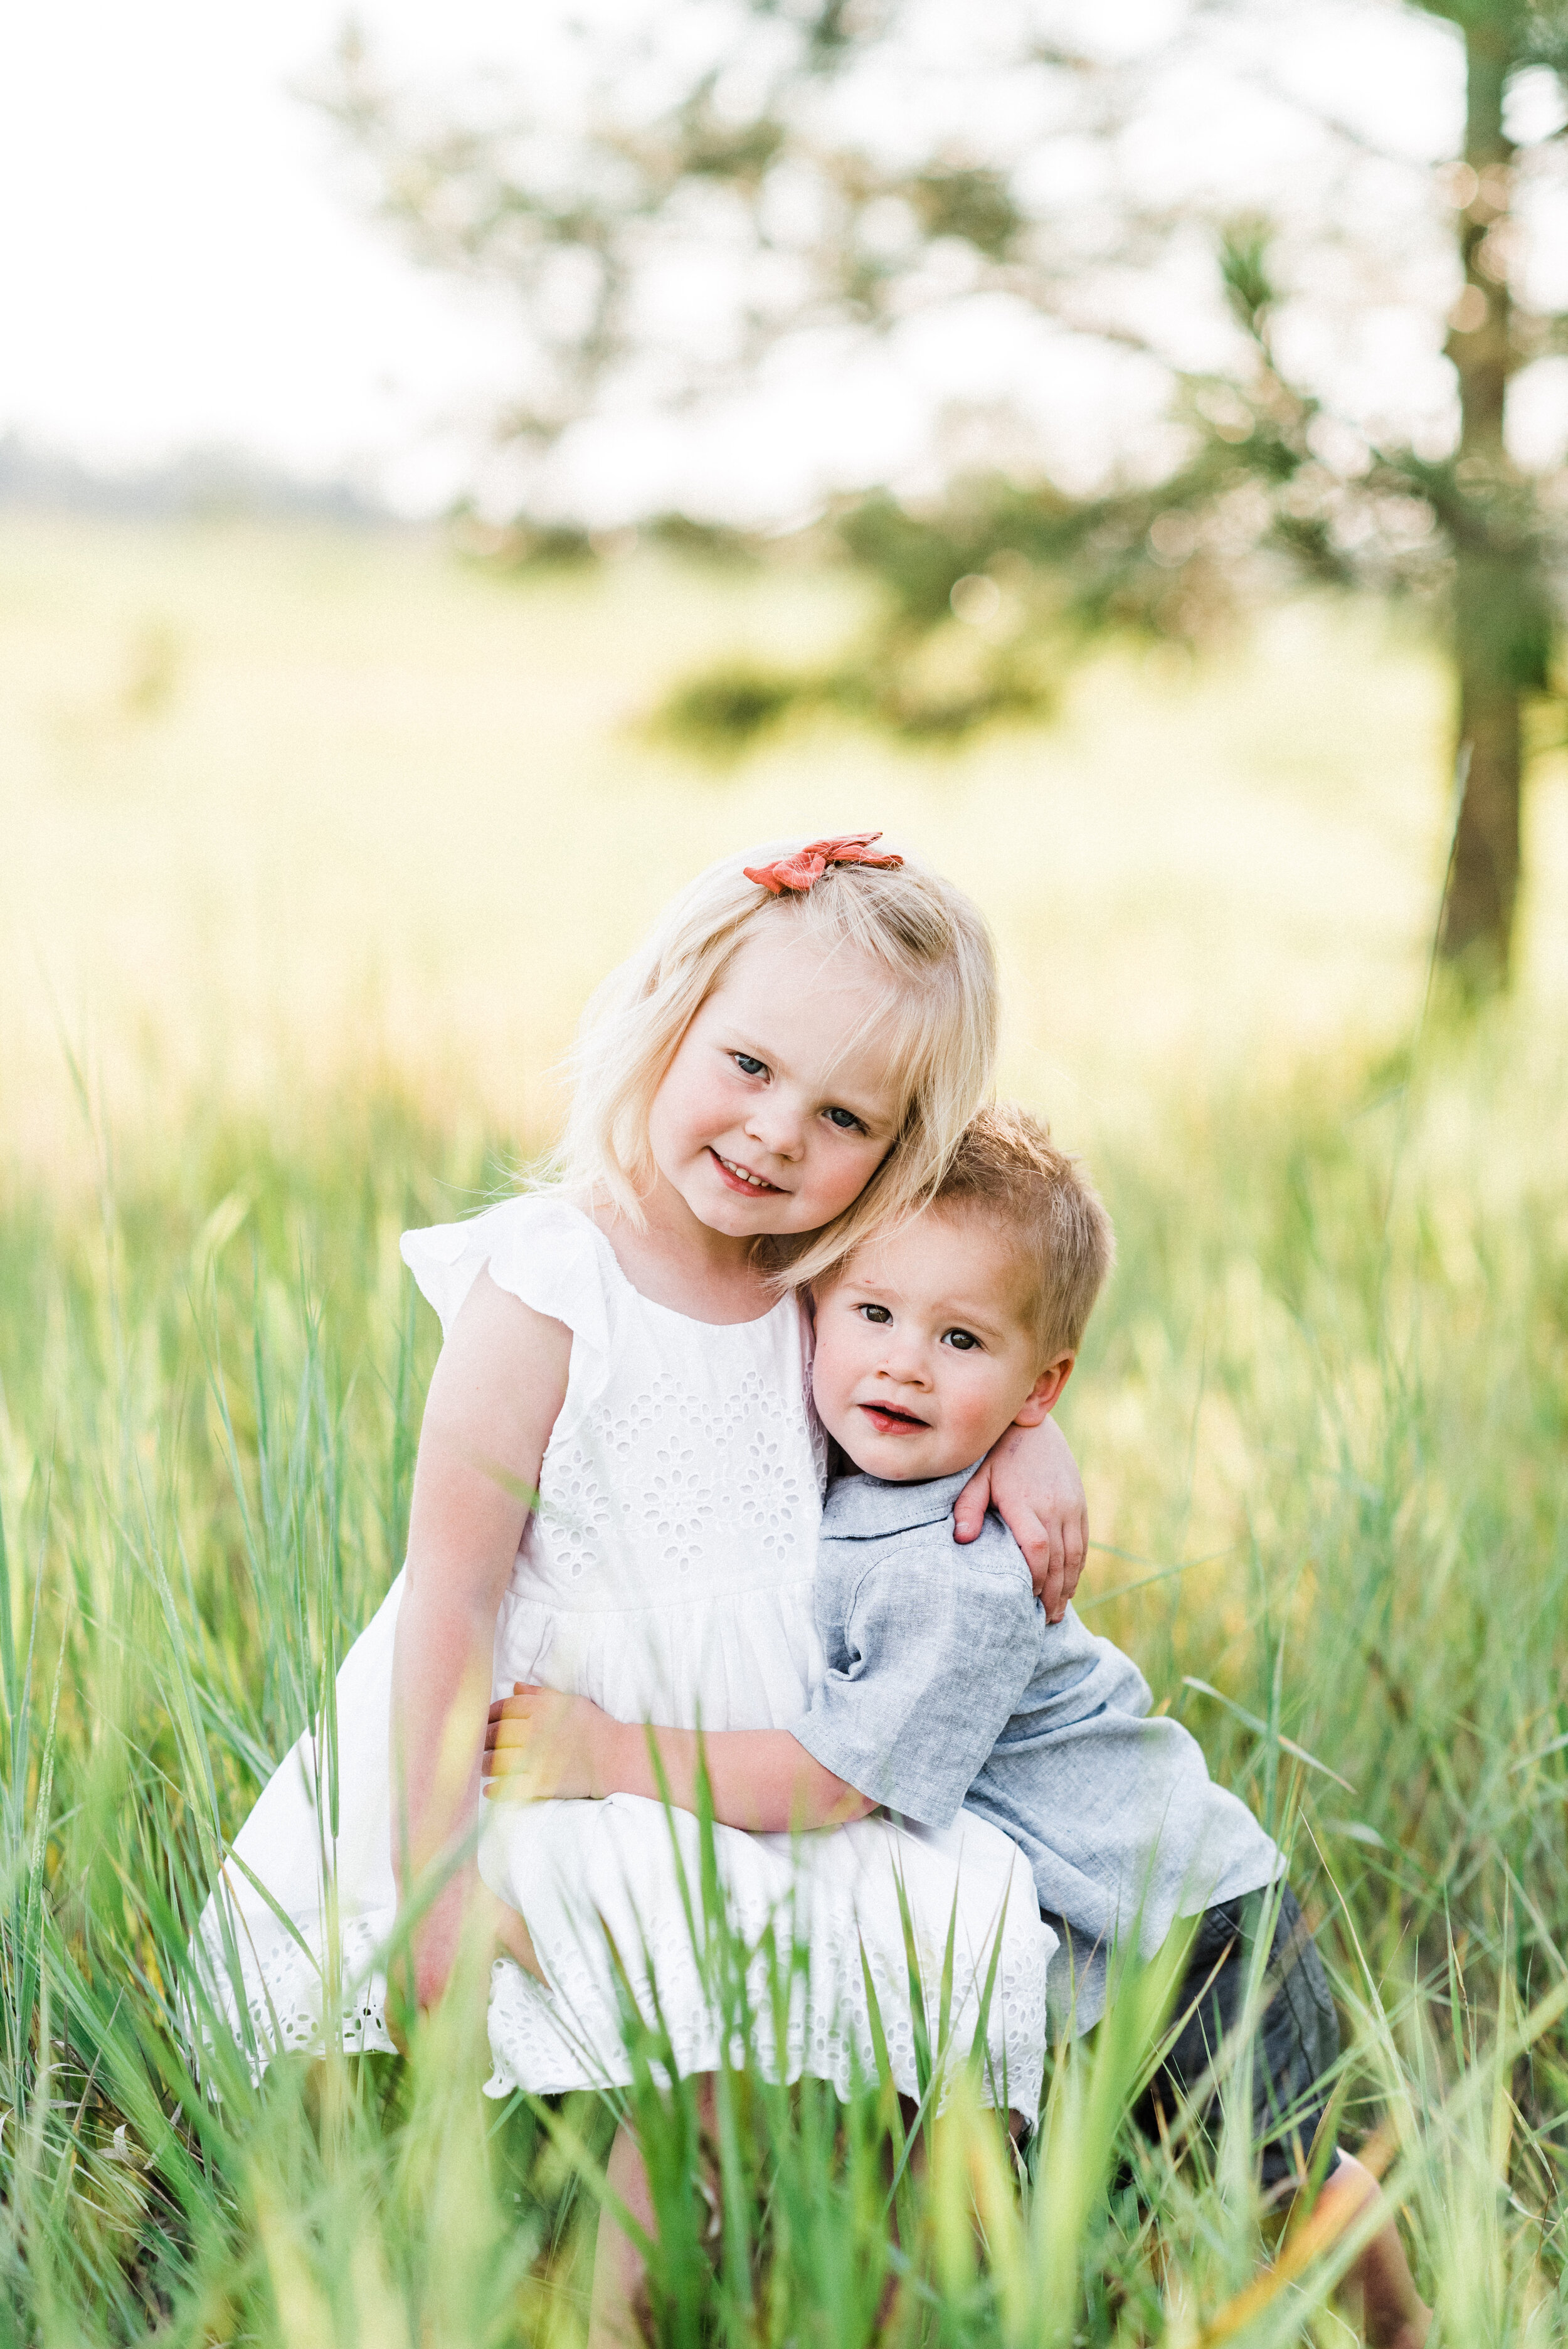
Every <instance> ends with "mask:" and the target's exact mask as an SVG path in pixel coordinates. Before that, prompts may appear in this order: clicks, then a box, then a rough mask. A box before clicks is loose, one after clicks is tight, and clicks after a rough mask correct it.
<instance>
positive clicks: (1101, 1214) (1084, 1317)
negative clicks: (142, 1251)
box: [931, 1102, 1116, 1366]
mask: <svg viewBox="0 0 1568 2349" xmlns="http://www.w3.org/2000/svg"><path fill="white" fill-rule="evenodd" d="M931 1204H932V1206H934V1207H939V1208H940V1207H953V1208H956V1209H958V1210H960V1211H961V1212H962V1211H964V1210H965V1209H968V1208H971V1207H980V1208H984V1210H985V1216H986V1220H987V1222H988V1223H991V1224H993V1225H995V1226H999V1227H1000V1228H1001V1229H1002V1230H1003V1231H1005V1232H1006V1233H1007V1234H1008V1236H1009V1237H1011V1238H1012V1239H1013V1240H1014V1241H1015V1242H1016V1247H1017V1252H1018V1257H1019V1261H1020V1266H1021V1268H1022V1270H1023V1274H1024V1279H1025V1284H1026V1288H1025V1294H1024V1296H1023V1297H1022V1298H1021V1299H1020V1300H1019V1302H1020V1303H1021V1305H1022V1306H1023V1308H1024V1318H1025V1319H1026V1321H1027V1322H1028V1325H1029V1327H1030V1328H1031V1329H1032V1330H1033V1331H1034V1335H1035V1342H1036V1344H1037V1346H1038V1348H1039V1360H1040V1362H1041V1364H1042V1366H1043V1365H1044V1364H1045V1363H1047V1362H1050V1361H1055V1360H1056V1358H1057V1355H1059V1354H1068V1353H1070V1354H1076V1353H1077V1351H1078V1347H1079V1344H1080V1343H1081V1341H1082V1339H1083V1333H1084V1329H1085V1326H1086V1324H1087V1323H1088V1317H1089V1315H1090V1313H1091V1312H1092V1311H1093V1309H1094V1301H1095V1299H1096V1298H1097V1297H1098V1296H1099V1292H1100V1290H1101V1288H1103V1287H1104V1285H1105V1280H1106V1276H1107V1275H1108V1274H1109V1270H1110V1268H1111V1266H1112V1265H1113V1264H1114V1263H1115V1261H1116V1234H1115V1232H1114V1231H1113V1230H1112V1228H1111V1221H1110V1217H1109V1216H1108V1215H1107V1213H1106V1211H1105V1207H1104V1205H1103V1204H1102V1202H1101V1200H1100V1196H1099V1192H1098V1191H1097V1190H1096V1189H1095V1187H1094V1185H1093V1184H1092V1183H1091V1182H1090V1180H1089V1177H1088V1169H1087V1168H1086V1167H1085V1165H1084V1163H1083V1161H1082V1159H1081V1158H1074V1157H1073V1156H1072V1155H1071V1154H1069V1153H1068V1151H1065V1150H1058V1149H1057V1146H1056V1144H1055V1143H1054V1142H1053V1141H1052V1140H1051V1133H1050V1128H1049V1126H1047V1125H1042V1124H1041V1123H1040V1122H1039V1120H1038V1119H1037V1118H1034V1117H1031V1116H1030V1115H1029V1113H1028V1112H1027V1111H1026V1110H1022V1109H1019V1108H1017V1107H1016V1105H1015V1104H1014V1103H1012V1102H999V1103H998V1104H997V1105H996V1106H995V1108H992V1109H983V1110H982V1111H981V1112H980V1113H979V1115H978V1116H977V1117H976V1118H975V1119H974V1120H973V1121H972V1122H971V1123H970V1125H969V1127H968V1130H967V1131H966V1133H965V1135H964V1137H963V1139H962V1141H961V1142H960V1143H959V1144H958V1147H957V1149H956V1150H955V1151H954V1154H953V1159H952V1163H951V1164H950V1165H949V1166H948V1169H947V1172H946V1173H945V1174H944V1176H943V1178H942V1180H941V1182H940V1183H939V1184H938V1185H937V1187H936V1190H935V1193H934V1195H933V1198H932V1202H931Z"/></svg>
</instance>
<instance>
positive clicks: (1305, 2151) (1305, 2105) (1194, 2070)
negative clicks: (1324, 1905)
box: [1135, 1885, 1339, 2199]
mask: <svg viewBox="0 0 1568 2349" xmlns="http://www.w3.org/2000/svg"><path fill="white" fill-rule="evenodd" d="M1268 1898H1269V1896H1268V1895H1267V1894H1265V1893H1258V1892H1251V1893H1248V1894H1246V1895H1245V1896H1244V1897H1243V1899H1240V1900H1226V1901H1223V1902H1222V1903H1221V1904H1220V1906H1219V1907H1218V1908H1214V1909H1205V1910H1204V1912H1203V1914H1202V1917H1201V1918H1200V1919H1199V1920H1198V1929H1197V1931H1196V1933H1195V1935H1194V1937H1193V1940H1192V1948H1191V1955H1190V1956H1189V1958H1188V1961H1187V1970H1186V1972H1185V1973H1184V1974H1183V1976H1182V1979H1181V1989H1180V1990H1179V1991H1178V1992H1177V1994H1176V2002H1175V2005H1174V2006H1173V2007H1172V2009H1171V2022H1172V2023H1180V2024H1181V2028H1180V2030H1179V2031H1178V2032H1177V2035H1176V2038H1175V2040H1174V2042H1173V2044H1172V2045H1171V2050H1170V2052H1169V2054H1167V2056H1166V2058H1165V2061H1164V2062H1163V2064H1161V2067H1160V2069H1159V2071H1158V2072H1156V2074H1155V2075H1154V2077H1153V2079H1152V2080H1151V2081H1150V2084H1149V2086H1148V2088H1147V2089H1146V2090H1145V2091H1144V2094H1143V2095H1142V2096H1141V2097H1140V2099H1139V2103H1138V2106H1137V2108H1136V2113H1135V2117H1136V2119H1137V2121H1138V2124H1139V2126H1140V2128H1141V2129H1142V2130H1143V2132H1144V2134H1145V2135H1146V2136H1148V2137H1158V2136H1159V2134H1160V2126H1161V2117H1162V2116H1163V2119H1164V2121H1165V2124H1166V2126H1167V2127H1170V2126H1171V2124H1172V2123H1173V2122H1174V2121H1175V2119H1176V2116H1177V2114H1178V2112H1179V2111H1180V2109H1181V2105H1182V2102H1183V2101H1184V2099H1185V2098H1186V2097H1187V2096H1188V2095H1191V2091H1192V2090H1193V2089H1194V2088H1195V2087H1196V2086H1197V2085H1198V2083H1199V2082H1200V2081H1201V2080H1202V2078H1203V2075H1204V2074H1205V2073H1206V2072H1207V2071H1208V2070H1209V2068H1210V2065H1211V2064H1213V2063H1214V2061H1215V2059H1216V2057H1217V2056H1219V2055H1220V2052H1221V2049H1222V2045H1223V2044H1224V2042H1225V2040H1226V2038H1227V2037H1228V2035H1229V2034H1230V2033H1232V2032H1233V2030H1234V2029H1235V2027H1236V2024H1237V2023H1238V2022H1239V2021H1240V2019H1241V2016H1242V2013H1243V2007H1244V2005H1245V2002H1246V1992H1247V1977H1248V1974H1249V1971H1250V1970H1251V1968H1250V1957H1251V1951H1250V1948H1249V1927H1250V1928H1251V1930H1252V1931H1253V1932H1255V1931H1256V1930H1257V1927H1258V1925H1259V1924H1260V1923H1261V1922H1262V1917H1263V1914H1264V1913H1266V1912H1265V1907H1264V1904H1265V1902H1266V1901H1267V1900H1268ZM1249 1912H1250V1913H1249ZM1260 1995H1261V1997H1262V1998H1263V1999H1264V2002H1265V2003H1264V2007H1263V2012H1262V2013H1261V2014H1260V2015H1259V2017H1258V2022H1257V2029H1256V2033H1255V2036H1254V2038H1253V2143H1254V2145H1256V2146H1258V2147H1261V2148H1262V2156H1263V2165H1262V2166H1263V2182H1264V2190H1265V2191H1266V2192H1268V2193H1269V2194H1271V2195H1272V2196H1274V2197H1276V2198H1279V2197H1280V2196H1281V2189H1286V2188H1288V2189H1291V2190H1293V2191H1294V2189H1295V2188H1296V2187H1297V2186H1299V2185H1301V2184H1302V2183H1303V2182H1304V2180H1305V2176H1306V2167H1307V2158H1308V2156H1309V2155H1310V2153H1311V2151H1312V2140H1313V2136H1314V2133H1315V2130H1316V2128H1317V2125H1318V2123H1319V2121H1320V2120H1321V2119H1322V2118H1323V2114H1324V2108H1325V2106H1326V2104H1327V2101H1328V2093H1329V2092H1328V2087H1327V2085H1326V2075H1327V2073H1328V2072H1329V2070H1330V2068H1331V2067H1332V2065H1333V2064H1334V2060H1335V2058H1336V2055H1337V2054H1338V2053H1339V2021H1338V2017H1337V2016H1336V2013H1335V2012H1334V2001H1333V1999H1332V1998H1331V1997H1330V1995H1329V1990H1328V1980H1327V1977H1326V1974H1325V1973H1324V1971H1323V1960H1322V1959H1321V1958H1320V1957H1319V1956H1318V1954H1317V1950H1316V1947H1315V1944H1314V1941H1313V1938H1312V1935H1311V1934H1310V1933H1309V1932H1308V1931H1307V1930H1306V1925H1305V1920H1304V1919H1303V1917H1302V1913H1301V1909H1300V1908H1299V1907H1298V1905H1297V1903H1296V1899H1295V1893H1294V1892H1292V1890H1291V1889H1290V1887H1289V1886H1288V1885H1285V1886H1284V1888H1283V1889H1282V1890H1281V1893H1280V1897H1279V1913H1278V1916H1277V1918H1276V1920H1275V1923H1274V1940H1273V1943H1272V1946H1271V1949H1270V1952H1269V1962H1268V1971H1267V1972H1266V1974H1265V1975H1264V1982H1263V1984H1262V1989H1261V1992H1260ZM1183 2017H1185V2020H1184V2021H1183V2020H1182V2018H1183ZM1226 2054H1227V2059H1228V2060H1227V2061H1226V2062H1225V2064H1224V2066H1223V2068H1224V2070H1225V2071H1226V2073H1227V2074H1229V2075H1230V2076H1234V2075H1233V2064H1234V2052H1233V2049H1232V2050H1227V2051H1226ZM1338 2158H1339V2157H1338V2154H1337V2152H1336V2153H1334V2154H1333V2155H1332V2156H1331V2157H1330V2159H1329V2161H1328V2164H1327V2168H1329V2169H1330V2170H1332V2169H1333V2168H1335V2166H1336V2163H1337V2161H1338ZM1284 2199H1288V2198H1287V2197H1286V2198H1284Z"/></svg>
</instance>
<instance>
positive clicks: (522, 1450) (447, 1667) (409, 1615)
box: [392, 1272, 572, 2006]
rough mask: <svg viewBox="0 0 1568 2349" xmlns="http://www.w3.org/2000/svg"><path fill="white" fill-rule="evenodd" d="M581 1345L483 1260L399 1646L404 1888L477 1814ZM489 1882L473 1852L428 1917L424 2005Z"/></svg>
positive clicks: (439, 1379) (454, 1368)
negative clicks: (504, 1607) (507, 1657)
mask: <svg viewBox="0 0 1568 2349" xmlns="http://www.w3.org/2000/svg"><path fill="white" fill-rule="evenodd" d="M571 1352H572V1333H571V1331H570V1330H567V1329H566V1328H565V1327H564V1326H563V1324H562V1323H561V1322H559V1321H552V1320H551V1319H548V1317H547V1316H545V1315H544V1314H542V1313H536V1312H534V1311H533V1309H532V1308H531V1306H527V1305H524V1304H523V1303H522V1301H521V1299H520V1298H516V1297H512V1296H511V1295H509V1294H508V1292H507V1291H506V1290H504V1289H500V1288H497V1287H496V1285H495V1283H494V1282H493V1281H492V1280H491V1278H490V1275H489V1273H488V1272H481V1273H480V1276H479V1278H478V1279H477V1280H476V1281H475V1283H474V1286H473V1288H471V1289H470V1291H469V1295H468V1297H467V1298H466V1299H464V1302H463V1306H462V1309H461V1310H460V1312H459V1315H458V1318H457V1319H456V1321H455V1322H454V1323H453V1325H452V1330H451V1333H450V1335H449V1338H448V1340H447V1342H446V1344H445V1345H444V1346H443V1347H442V1349H441V1354H440V1359H439V1361H438V1362H437V1364H436V1369H435V1374H434V1376H433V1377H432V1379H431V1381H430V1392H429V1394H428V1398H427V1401H426V1404H425V1419H424V1425H423V1427H422V1428H421V1430H420V1433H419V1456H418V1464H417V1465H416V1467H415V1471H414V1489H413V1495H412V1498H411V1501H410V1506H409V1512H408V1565H407V1584H406V1586H405V1588H404V1592H403V1602H402V1605H401V1607H400V1609H398V1615H397V1638H396V1643H395V1646H394V1649H393V1658H392V1847H393V1867H394V1870H395V1872H396V1875H397V1887H398V1894H399V1897H400V1899H407V1895H408V1893H409V1891H410V1889H411V1888H412V1887H413V1886H414V1884H415V1883H416V1882H417V1881H418V1878H419V1877H420V1875H421V1874H422V1873H423V1871H424V1870H425V1869H426V1868H429V1867H431V1866H433V1865H436V1864H438V1862H439V1861H440V1859H441V1857H442V1856H443V1854H445V1853H448V1852H449V1851H450V1850H452V1849H453V1847H455V1846H457V1845H459V1844H460V1843H461V1842H462V1841H463V1839H464V1837H466V1836H467V1835H468V1834H469V1831H470V1830H471V1828H472V1826H473V1821H474V1817H475V1811H476V1806H477V1803H478V1799H479V1793H480V1754H481V1753H482V1750H483V1745H484V1726H485V1713H486V1708H487V1706H488V1705H489V1702H490V1681H491V1673H492V1671H493V1660H494V1650H495V1619H496V1610H497V1609H498V1608H499V1606H500V1598H501V1593H502V1591H503V1590H504V1589H505V1588H506V1581H507V1577H508V1575H509V1574H510V1573H511V1565H512V1560H513V1559H514V1558H515V1557H516V1555H517V1548H518V1544H519V1542H520V1541H521V1538H522V1531H523V1526H524V1525H525V1524H526V1523H527V1519H528V1511H529V1506H530V1503H531V1496H532V1493H533V1489H534V1487H535V1485H537V1483H538V1481H539V1470H540V1464H541V1462H542V1459H543V1457H544V1447H545V1444H547V1443H548V1441H549V1438H550V1431H551V1429H552V1427H553V1426H554V1424H555V1421H556V1418H557V1415H558V1414H559V1413H560V1410H561V1405H562V1399H563V1397H564V1395H565V1392H566V1371H567V1365H568V1363H569V1361H570V1359H571ZM478 1888H479V1873H478V1870H477V1868H475V1867H474V1865H473V1863H472V1861H471V1860H469V1861H467V1862H465V1863H464V1864H463V1866H462V1867H460V1868H459V1870H458V1871H457V1874H456V1876H455V1877H454V1878H453V1880H452V1881H451V1883H449V1885H448V1886H447V1887H446V1889H444V1891H443V1892H442V1893H441V1894H440V1895H439V1896H438V1899H436V1900H435V1902H434V1903H433V1904H432V1905H431V1907H430V1908H429V1909H428V1910H427V1911H426V1913H425V1915H424V1916H423V1918H422V1919H421V1920H420V1922H419V1924H418V1928H417V1929H416V1931H415V1933H414V1936H413V1942H412V1954H413V1961H414V1964H413V1971H414V1985H413V1987H414V1994H415V1997H416V1999H417V2001H418V2004H419V2005H420V2006H428V2005H429V2004H431V2003H432V2002H434V2001H435V2000H436V1999H437V1998H438V1997H439V1996H440V1993H441V1992H442V1990H443V1989H444V1988H445V1986H446V1982H447V1977H448V1975H449V1972H450V1971H451V1967H452V1962H453V1960H454V1958H455V1957H456V1954H457V1949H458V1941H459V1936H460V1933H461V1930H462V1925H463V1920H464V1917H465V1915H466V1913H467V1911H468V1909H469V1902H470V1901H471V1899H473V1897H474V1895H475V1893H476V1891H477V1889H478ZM518 1953H519V1954H521V1948H520V1951H519V1952H518Z"/></svg>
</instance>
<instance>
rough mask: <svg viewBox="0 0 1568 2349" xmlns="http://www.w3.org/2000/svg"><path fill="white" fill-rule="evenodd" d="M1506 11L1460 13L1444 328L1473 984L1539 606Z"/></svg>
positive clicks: (1510, 860) (1507, 831) (1485, 959)
mask: <svg viewBox="0 0 1568 2349" xmlns="http://www.w3.org/2000/svg"><path fill="white" fill-rule="evenodd" d="M1512 14H1513V12H1512V10H1511V8H1509V7H1507V6H1504V7H1502V8H1499V9H1497V10H1495V11H1488V12H1486V13H1484V14H1482V13H1480V12H1478V13H1477V15H1476V16H1472V17H1471V18H1470V22H1469V23H1468V24H1467V25H1466V26H1465V68H1466V119H1465V163H1466V165H1467V166H1468V169H1469V172H1470V175H1471V179H1472V180H1473V186H1472V185H1471V180H1467V181H1466V182H1465V189H1466V191H1467V193H1468V201H1467V202H1465V203H1464V205H1463V207H1462V209H1461V211H1460V254H1461V257H1462V259H1463V262H1464V270H1465V292H1464V295H1463V297H1462V299H1461V302H1460V307H1459V308H1458V310H1457V311H1456V313H1455V316H1454V321H1453V331H1452V332H1451V333H1450V335H1449V342H1448V350H1449V357H1450V358H1451V359H1452V360H1453V363H1454V366H1455V368H1456V370H1457V371H1458V375H1459V380H1460V416H1461V419H1462V424H1461V430H1460V458H1459V482H1460V493H1461V496H1462V497H1463V499H1464V501H1465V506H1466V510H1467V513H1468V517H1469V519H1468V523H1467V524H1466V526H1464V527H1462V528H1460V529H1459V530H1457V531H1456V544H1455V579H1454V604H1453V652H1454V666H1455V669H1456V671H1457V683H1458V688H1459V708H1458V747H1459V750H1460V756H1461V757H1462V756H1464V755H1465V754H1466V753H1467V751H1468V760H1469V774H1468V779H1467V781H1466V786H1465V794H1464V799H1463V802H1462V803H1461V805H1460V814H1459V829H1458V833H1457V836H1456V839H1455V843H1454V854H1453V867H1452V872H1451V875H1450V878H1449V893H1448V897H1447V901H1446V903H1445V905H1444V907H1443V917H1442V927H1441V937H1440V944H1441V948H1442V952H1443V955H1444V957H1445V958H1446V959H1447V960H1448V961H1449V962H1452V963H1456V964H1459V965H1460V966H1461V967H1462V968H1463V970H1464V972H1465V973H1466V975H1467V976H1468V977H1469V978H1470V980H1471V981H1472V983H1473V984H1475V985H1476V986H1477V987H1479V988H1481V989H1483V990H1484V989H1489V988H1495V987H1500V986H1501V985H1503V984H1504V983H1505V982H1506V980H1507V977H1508V965H1509V956H1510V952H1511V945H1512V937H1513V912H1514V904H1515V900H1516V898H1517V896H1518V892H1519V854H1520V843H1519V816H1520V781H1521V773H1522V748H1523V746H1522V703H1523V697H1524V690H1525V683H1526V678H1527V676H1528V665H1529V658H1530V650H1531V647H1530V644H1529V642H1528V639H1529V637H1530V636H1531V635H1532V616H1533V613H1534V610H1535V607H1536V602H1537V598H1536V594H1535V586H1536V583H1535V581H1534V579H1533V576H1532V570H1533V566H1532V562H1531V558H1530V555H1529V554H1528V553H1527V552H1526V551H1525V549H1524V548H1523V547H1522V546H1519V545H1518V544H1517V543H1516V544H1515V545H1514V546H1509V545H1508V544H1507V543H1502V544H1500V543H1499V539H1500V536H1501V538H1502V539H1503V540H1504V542H1506V540H1507V538H1508V537H1509V535H1510V533H1507V532H1506V531H1505V530H1502V529H1501V523H1502V512H1500V508H1501V509H1502V510H1503V511H1506V507H1507V503H1508V477H1509V466H1508V455H1507V450H1506V447H1505V445H1504V441H1503V410H1504V404H1505V401H1506V398H1507V393H1508V379H1509V377H1510V376H1511V373H1512V372H1513V369H1514V367H1515V366H1516V365H1517V364H1518V357H1517V353H1516V351H1515V348H1514V335H1513V321H1512V305H1511V300H1510V295H1509V287H1508V275H1507V268H1506V261H1507V235H1508V230H1509V226H1510V210H1511V166H1512V160H1513V148H1512V144H1511V141H1510V140H1509V139H1508V138H1507V137H1506V136H1505V134H1504V131H1503V127H1502V102H1503V92H1504V88H1505V85H1506V83H1507V79H1508V73H1509V68H1510V66H1511V63H1512V57H1511V49H1512V43H1511V39H1510V37H1509V36H1510V33H1511V29H1512V26H1511V17H1512Z"/></svg>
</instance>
